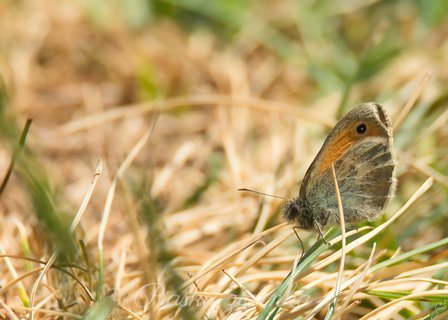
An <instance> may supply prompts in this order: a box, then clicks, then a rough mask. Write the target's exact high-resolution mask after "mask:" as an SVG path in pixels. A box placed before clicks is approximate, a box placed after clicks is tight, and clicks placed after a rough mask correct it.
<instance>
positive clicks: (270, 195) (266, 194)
mask: <svg viewBox="0 0 448 320" xmlns="http://www.w3.org/2000/svg"><path fill="white" fill-rule="evenodd" d="M238 191H247V192H253V193H256V194H260V195H262V196H268V197H272V198H278V199H282V200H285V201H290V200H289V199H287V198H285V197H281V196H274V195H272V194H268V193H264V192H260V191H255V190H251V189H247V188H239V189H238Z"/></svg>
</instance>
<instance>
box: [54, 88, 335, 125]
mask: <svg viewBox="0 0 448 320" xmlns="http://www.w3.org/2000/svg"><path fill="white" fill-rule="evenodd" d="M185 105H187V106H193V107H195V106H211V107H218V106H220V105H231V106H233V107H240V108H253V109H258V110H261V111H272V112H279V113H283V114H288V115H292V116H295V117H297V118H301V119H305V120H308V121H312V122H317V123H319V124H321V125H324V126H326V127H327V128H331V127H332V126H333V125H334V122H333V121H331V120H329V119H327V118H325V117H323V116H322V115H321V114H319V113H317V112H313V111H310V110H308V109H306V108H299V107H297V106H292V105H289V104H286V103H280V102H275V101H268V100H263V99H256V98H237V97H229V96H224V95H204V96H193V97H191V96H189V97H177V98H172V99H168V100H165V101H163V102H155V103H141V104H138V105H129V106H120V107H117V108H115V109H113V110H109V111H106V112H103V113H101V114H98V115H93V116H88V117H85V118H82V119H77V120H73V121H71V122H69V123H67V124H65V125H63V126H62V127H61V128H60V131H61V133H62V134H72V133H75V132H77V131H80V130H85V129H88V128H90V127H94V126H97V125H100V124H104V123H105V122H108V121H114V120H117V119H122V118H127V117H137V116H142V115H144V114H146V113H152V112H167V111H170V110H172V109H175V108H178V107H181V106H185Z"/></svg>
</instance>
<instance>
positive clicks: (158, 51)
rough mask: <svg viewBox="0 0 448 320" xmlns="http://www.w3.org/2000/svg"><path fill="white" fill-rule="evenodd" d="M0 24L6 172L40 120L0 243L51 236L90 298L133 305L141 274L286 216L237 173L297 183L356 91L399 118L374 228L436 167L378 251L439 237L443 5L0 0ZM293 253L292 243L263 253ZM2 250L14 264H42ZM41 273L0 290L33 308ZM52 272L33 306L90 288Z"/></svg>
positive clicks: (161, 275) (445, 57)
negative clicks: (387, 188)
mask: <svg viewBox="0 0 448 320" xmlns="http://www.w3.org/2000/svg"><path fill="white" fill-rule="evenodd" d="M0 26H1V32H0V77H1V78H0V79H1V82H0V84H1V85H0V96H1V100H0V121H1V123H0V125H1V127H0V134H1V137H0V173H2V175H3V172H4V173H5V174H6V172H7V169H8V166H9V164H10V160H11V157H12V155H13V153H14V150H16V149H17V145H18V143H19V142H18V141H19V136H20V132H21V131H22V128H23V127H24V125H25V122H26V119H28V118H32V119H33V123H32V125H31V128H30V131H29V133H28V137H27V140H26V147H25V148H24V150H23V153H22V154H21V156H20V159H21V160H18V161H17V163H16V167H15V170H14V173H13V174H12V176H11V178H10V180H9V181H8V183H7V185H6V187H5V190H4V192H2V193H1V194H0V196H1V198H0V201H1V202H0V208H1V211H0V225H1V226H2V229H3V230H2V232H1V235H0V241H1V242H0V243H1V250H2V252H1V253H2V254H5V253H7V254H9V255H18V256H21V257H33V258H35V259H42V260H44V261H46V260H48V258H49V257H50V256H51V254H52V252H53V250H57V249H59V250H61V249H62V250H63V252H65V254H66V256H65V258H64V259H66V260H67V259H68V261H72V262H73V263H78V264H81V265H84V264H87V265H88V264H89V263H90V264H91V266H92V270H94V271H92V274H91V276H92V277H91V278H92V279H89V280H87V278H83V277H84V276H79V277H80V278H82V281H84V280H85V282H87V283H88V285H86V286H87V287H89V288H90V289H91V291H92V292H95V291H96V292H97V296H98V295H99V296H102V294H103V293H104V292H107V291H108V290H111V289H115V290H116V292H119V293H118V297H116V300H117V301H121V304H122V305H126V306H127V307H128V308H129V309H131V310H134V311H135V312H140V311H141V312H143V314H144V313H145V312H148V311H147V310H146V309H145V310H146V311H142V310H140V309H139V307H138V306H137V305H136V304H135V291H136V290H137V288H140V287H141V286H142V284H145V283H159V284H161V285H162V286H163V287H167V288H169V287H170V286H172V287H173V288H178V287H179V284H180V283H182V281H185V280H186V279H188V277H189V275H191V274H195V273H196V272H198V271H199V270H200V269H201V266H203V265H204V264H205V263H206V262H207V263H209V262H210V259H212V260H213V257H215V255H217V254H218V253H219V252H220V251H221V250H224V248H228V246H231V245H232V244H233V243H235V242H236V241H239V240H241V239H245V237H246V236H247V235H250V234H257V233H259V232H261V231H263V230H265V229H267V228H269V227H272V226H274V225H277V224H279V223H280V222H281V215H280V212H281V206H282V202H281V201H279V200H275V199H270V198H263V197H259V196H257V195H253V194H242V193H239V192H238V191H237V188H241V187H246V188H252V189H255V190H258V191H262V192H268V193H271V194H275V195H279V196H285V197H294V196H295V195H297V193H298V187H299V183H300V181H301V178H302V176H303V174H304V172H305V170H306V169H307V167H308V165H309V164H310V162H311V160H312V159H313V158H314V156H315V154H316V153H317V151H318V150H319V149H320V147H321V145H322V143H323V141H324V139H325V137H326V134H327V133H328V132H329V129H330V128H331V127H332V126H333V125H334V124H335V123H336V121H337V119H339V118H340V117H341V116H342V115H343V114H345V113H346V112H347V111H348V110H350V109H351V108H352V107H353V106H355V105H357V104H359V103H361V102H365V101H376V102H379V103H381V104H383V105H384V106H385V108H386V110H387V112H388V113H389V115H390V116H391V118H392V122H396V121H399V122H400V126H399V127H397V130H396V131H395V149H396V154H397V158H398V161H399V167H398V173H399V176H398V179H399V185H398V191H397V196H396V198H395V199H394V201H393V202H392V203H391V204H390V206H389V208H388V210H387V212H386V215H385V217H384V218H382V219H383V220H381V219H380V221H378V222H374V223H373V225H378V224H379V223H381V222H382V221H385V220H386V219H387V217H389V216H390V215H391V214H393V213H394V212H395V211H396V210H397V209H399V208H400V207H401V206H402V205H403V204H404V203H405V202H406V201H407V199H408V198H409V196H410V195H411V194H412V193H413V192H414V191H415V190H416V189H417V188H418V187H419V186H420V185H421V184H422V183H423V181H425V180H426V179H427V178H428V177H429V176H432V177H434V179H435V183H434V186H433V187H432V188H431V189H430V191H428V193H426V194H425V195H424V196H423V197H421V198H420V199H419V200H418V201H417V202H416V204H415V205H414V206H413V207H411V208H410V209H409V210H408V211H407V212H406V214H405V215H403V216H402V217H400V220H399V221H398V222H397V223H395V224H393V225H392V226H391V227H390V228H389V229H387V230H386V231H385V232H384V233H382V235H381V237H378V239H376V240H375V241H376V242H377V243H378V246H379V247H381V248H386V249H387V250H395V249H397V248H398V247H401V249H402V250H411V249H413V248H417V247H419V246H421V245H424V244H427V243H431V242H433V241H437V240H439V239H442V238H444V237H446V236H448V227H447V224H446V223H445V221H446V217H447V216H446V214H447V210H448V201H447V200H448V190H447V187H448V179H447V173H448V143H447V140H448V126H447V124H448V108H447V103H448V91H447V85H446V84H447V81H448V68H447V65H448V41H447V40H446V39H447V36H448V1H445V0H440V1H423V0H413V1H404V0H403V1H400V0H397V1H375V0H363V1H343V2H336V1H325V0H324V1H317V0H306V1H292V0H280V1H235V0H230V1H229V0H215V1H205V0H178V1H173V0H154V1H148V0H128V1H96V0H95V1H92V0H90V1H89V0H78V1H74V0H73V1H57V2H55V1H49V0H32V1H7V0H4V1H1V3H0ZM419 84H420V85H423V87H422V91H421V94H419V96H418V97H416V98H417V101H416V103H415V106H414V107H413V109H412V110H411V112H410V113H409V114H407V116H406V118H404V119H403V122H402V123H401V119H399V118H400V116H399V114H400V112H401V111H402V110H403V108H404V106H405V104H406V102H407V101H408V100H410V99H412V98H413V95H415V94H416V92H417V91H418V88H419ZM151 128H153V129H151ZM145 132H150V133H149V135H150V136H149V138H148V139H147V140H145V141H143V140H140V139H142V137H144V135H145ZM139 140H140V142H145V144H144V146H142V147H141V148H140V149H139V150H138V153H137V154H136V158H135V160H133V161H132V163H131V164H130V165H129V166H126V170H125V171H123V174H122V175H120V176H119V179H116V177H117V171H118V170H119V168H120V166H121V165H122V163H123V161H124V160H125V158H126V157H127V156H128V155H129V154H130V153H131V150H132V149H133V148H134V146H135V145H136V144H137V143H138V141H139ZM100 160H101V161H102V172H101V174H100V176H99V178H98V183H97V184H96V186H95V189H94V192H93V195H92V197H91V199H90V202H89V204H88V205H87V208H86V209H85V211H84V210H83V216H82V219H81V221H80V224H79V226H78V228H77V229H76V231H75V232H74V234H73V236H72V235H70V232H69V231H68V228H69V224H70V223H71V221H72V219H73V217H74V216H75V213H76V212H77V211H78V208H79V207H80V205H81V203H82V201H83V199H85V196H86V193H87V192H88V190H89V184H90V183H91V181H92V175H93V173H94V171H95V167H96V165H97V163H98V161H100ZM114 179H115V180H114ZM113 183H117V184H116V188H115V189H113V190H115V194H114V195H113V198H109V199H111V200H112V202H111V206H110V207H108V204H107V202H106V199H107V197H108V192H109V193H110V192H111V191H110V190H112V189H111V186H112V187H114V185H113ZM109 197H111V195H110V194H109ZM105 214H106V218H105ZM101 221H104V223H105V224H104V227H105V229H104V230H105V232H104V238H103V242H102V241H100V240H99V239H100V238H101V237H102V235H101V232H100V230H101V227H100V224H101ZM303 235H304V239H305V242H306V243H307V244H308V243H310V242H312V241H314V240H315V235H310V234H308V233H303ZM80 240H82V245H80V244H79V241H80ZM99 243H101V245H100V244H99ZM81 247H82V248H84V249H81ZM98 250H99V251H100V255H99V256H98ZM297 250H298V245H297V240H296V239H293V238H291V239H289V240H288V241H286V242H285V243H284V244H283V245H282V246H281V247H279V248H276V249H275V251H274V253H273V254H274V255H277V256H291V255H295V254H297ZM368 253H369V251H362V250H361V249H360V250H359V252H357V253H356V254H354V260H353V261H351V262H349V263H352V262H353V263H354V264H353V265H356V264H355V262H356V258H357V257H365V256H366V255H368ZM445 253H446V251H445ZM87 256H89V257H90V260H89V259H87V260H85V259H86V257H87ZM443 256H445V257H446V255H445V254H443V255H442V257H443ZM248 257H250V254H248V256H246V258H248ZM242 259H243V260H244V258H242ZM292 259H293V258H292ZM103 260H104V261H103ZM86 261H89V262H88V263H87V262H86ZM100 261H103V262H102V263H100ZM288 261H290V260H288ZM290 262H291V261H290ZM277 263H279V264H280V265H281V262H278V261H277ZM13 265H14V269H16V272H17V273H19V274H23V273H25V272H30V271H31V270H36V269H35V268H37V267H40V265H39V264H36V263H32V262H29V261H24V260H20V259H19V260H14V261H13ZM288 266H289V265H283V267H284V268H285V269H287V268H288ZM102 268H104V270H103V269H102ZM261 268H268V269H269V268H273V269H275V268H276V267H275V264H274V265H269V266H268V267H266V265H264V266H261ZM0 269H1V270H2V272H1V274H2V278H0V287H1V286H4V285H5V284H7V283H8V282H9V281H11V279H13V278H14V275H13V273H11V268H10V267H7V265H6V264H5V263H4V261H3V262H2V261H0ZM98 270H101V271H98ZM36 272H37V271H36ZM36 272H34V273H32V276H31V277H27V278H25V279H24V280H23V283H22V287H20V286H19V287H12V288H10V289H8V290H4V291H3V294H4V295H5V297H6V298H4V299H5V301H9V302H10V303H11V304H13V305H22V306H26V305H27V304H28V305H29V299H30V290H31V287H32V285H33V284H34V281H35V280H36V277H37V273H36ZM98 272H99V273H98ZM117 275H118V276H117ZM60 277H62V276H61V275H54V276H53V278H51V277H50V276H49V277H48V278H45V281H44V282H45V283H46V285H45V286H42V285H41V288H40V289H39V290H38V293H37V296H36V297H37V298H36V299H37V300H36V301H40V302H42V301H43V300H41V299H43V297H45V296H46V295H48V294H50V293H52V294H53V296H51V297H52V298H49V299H48V300H45V301H43V302H42V305H44V306H45V305H47V306H53V305H58V308H59V309H64V310H67V312H73V313H76V314H81V313H82V312H84V311H85V310H87V309H88V307H89V305H90V304H92V303H90V304H89V303H88V302H86V301H84V302H80V301H81V300H82V299H81V300H80V296H84V295H85V293H82V292H81V293H79V295H78V294H77V293H76V292H75V290H74V289H73V287H71V285H68V283H71V282H70V281H73V280H67V279H65V280H61V278H60ZM117 279H118V280H117ZM117 282H118V283H117ZM98 283H99V284H98ZM199 286H200V287H201V289H203V290H206V289H207V286H212V284H211V283H210V281H209V282H207V283H202V284H201V283H199ZM76 290H80V291H83V290H82V289H80V288H79V287H77V289H76ZM173 290H174V289H173ZM216 290H217V289H216ZM17 294H18V295H19V296H20V299H19V301H18V300H17V299H14V298H13V297H14V296H16V295H17ZM86 300H88V299H86ZM162 300H163V299H161V300H160V301H158V302H157V303H159V304H161V305H163V301H162ZM61 301H63V302H64V303H62V304H61V303H59V304H58V302H61ZM74 301H76V302H77V303H76V305H74V306H73V305H70V303H73V302H74ZM161 301H162V302H161ZM154 303H156V302H154ZM17 310H19V309H17ZM170 310H171V309H168V311H166V313H165V314H163V315H159V316H158V317H159V318H163V317H164V315H166V316H167V317H169V316H170V315H171V314H172V313H170V312H171V311H172V310H171V311H170ZM185 317H188V314H187V315H186V316H185Z"/></svg>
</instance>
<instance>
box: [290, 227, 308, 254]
mask: <svg viewBox="0 0 448 320" xmlns="http://www.w3.org/2000/svg"><path fill="white" fill-rule="evenodd" d="M297 229H300V228H299V227H293V228H292V230H293V231H294V233H295V234H296V237H297V239H299V241H300V245H301V246H302V254H301V255H300V260H301V259H302V258H303V255H304V254H305V245H304V244H303V241H302V239H300V236H299V234H298V233H297Z"/></svg>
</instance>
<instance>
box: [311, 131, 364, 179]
mask: <svg viewBox="0 0 448 320" xmlns="http://www.w3.org/2000/svg"><path fill="white" fill-rule="evenodd" d="M356 138H357V137H355V135H354V134H353V132H352V130H348V129H347V130H344V131H342V132H341V133H340V135H339V136H338V137H337V138H336V139H335V140H333V142H332V143H331V144H330V145H328V148H326V150H324V152H323V154H322V158H321V160H320V162H319V163H318V165H317V168H316V170H317V174H321V173H323V172H325V170H327V169H328V168H330V167H331V163H332V162H335V161H337V160H339V159H340V158H341V157H342V155H343V154H344V153H345V152H346V151H347V150H348V148H350V147H351V145H352V144H353V143H354V142H355V141H356Z"/></svg>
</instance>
